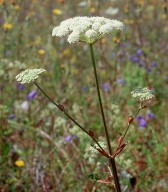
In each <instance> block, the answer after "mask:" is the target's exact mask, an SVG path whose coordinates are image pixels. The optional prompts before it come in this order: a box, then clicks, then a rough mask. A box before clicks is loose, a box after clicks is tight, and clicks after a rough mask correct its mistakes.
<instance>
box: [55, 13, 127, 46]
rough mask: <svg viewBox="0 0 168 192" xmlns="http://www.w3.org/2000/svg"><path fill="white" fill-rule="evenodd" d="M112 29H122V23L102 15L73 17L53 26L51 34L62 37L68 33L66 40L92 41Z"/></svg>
mask: <svg viewBox="0 0 168 192" xmlns="http://www.w3.org/2000/svg"><path fill="white" fill-rule="evenodd" d="M114 29H117V30H123V29H124V24H123V23H122V22H120V21H117V20H111V19H106V18H104V17H74V18H70V19H67V20H65V21H63V22H61V23H60V25H59V26H57V27H54V29H53V31H52V36H58V37H62V36H65V35H69V37H68V40H67V41H68V42H69V43H75V42H85V43H89V44H91V43H94V42H96V41H97V40H99V39H102V38H103V37H104V36H105V35H108V34H111V33H112V32H113V31H114Z"/></svg>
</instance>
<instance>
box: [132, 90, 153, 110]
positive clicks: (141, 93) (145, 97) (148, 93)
mask: <svg viewBox="0 0 168 192" xmlns="http://www.w3.org/2000/svg"><path fill="white" fill-rule="evenodd" d="M131 94H132V96H133V97H134V98H137V99H139V100H140V102H141V105H142V107H148V106H151V105H154V104H155V103H156V97H155V95H154V93H153V91H152V90H150V89H148V88H146V87H144V88H141V87H140V88H136V89H135V90H134V91H132V92H131Z"/></svg>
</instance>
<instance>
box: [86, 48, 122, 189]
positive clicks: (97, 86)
mask: <svg viewBox="0 0 168 192" xmlns="http://www.w3.org/2000/svg"><path fill="white" fill-rule="evenodd" d="M89 46H90V54H91V60H92V64H93V68H94V75H95V80H96V88H97V95H98V99H99V104H100V110H101V115H102V119H103V124H104V130H105V135H106V140H107V145H108V149H109V153H110V155H112V148H111V144H110V139H109V134H108V130H107V125H106V120H105V115H104V110H103V105H102V100H101V95H100V89H99V82H98V75H97V70H96V62H95V58H94V51H93V44H89ZM110 164H111V167H112V172H113V177H114V182H115V187H116V190H117V192H121V189H120V183H119V179H118V176H117V169H116V165H115V160H114V159H113V158H112V159H110Z"/></svg>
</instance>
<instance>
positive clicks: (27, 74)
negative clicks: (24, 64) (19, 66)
mask: <svg viewBox="0 0 168 192" xmlns="http://www.w3.org/2000/svg"><path fill="white" fill-rule="evenodd" d="M45 71H46V70H45V69H42V68H41V69H26V70H25V71H22V72H21V73H19V74H18V75H17V76H16V80H17V81H19V82H20V83H21V84H25V83H30V82H33V81H35V80H36V79H37V78H38V77H39V75H40V74H41V73H43V72H45Z"/></svg>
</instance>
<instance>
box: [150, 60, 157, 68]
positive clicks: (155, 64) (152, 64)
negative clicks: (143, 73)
mask: <svg viewBox="0 0 168 192" xmlns="http://www.w3.org/2000/svg"><path fill="white" fill-rule="evenodd" d="M157 66H158V63H157V62H156V61H152V63H151V64H150V67H157Z"/></svg>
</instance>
